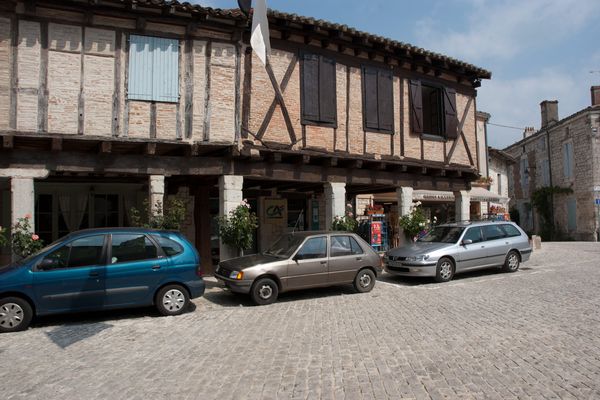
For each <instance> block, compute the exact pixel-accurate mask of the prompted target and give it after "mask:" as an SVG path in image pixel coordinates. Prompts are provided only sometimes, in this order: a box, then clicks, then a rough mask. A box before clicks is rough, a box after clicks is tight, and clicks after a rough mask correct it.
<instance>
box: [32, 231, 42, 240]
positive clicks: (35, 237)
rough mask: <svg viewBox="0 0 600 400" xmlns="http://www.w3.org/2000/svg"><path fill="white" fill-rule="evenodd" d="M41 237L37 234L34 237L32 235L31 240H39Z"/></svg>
mask: <svg viewBox="0 0 600 400" xmlns="http://www.w3.org/2000/svg"><path fill="white" fill-rule="evenodd" d="M39 238H40V237H39V236H38V235H36V234H35V233H34V234H33V235H31V240H34V241H35V240H38V239H39Z"/></svg>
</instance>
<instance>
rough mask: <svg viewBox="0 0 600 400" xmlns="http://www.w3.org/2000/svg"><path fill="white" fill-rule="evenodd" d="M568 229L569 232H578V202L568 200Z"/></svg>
mask: <svg viewBox="0 0 600 400" xmlns="http://www.w3.org/2000/svg"><path fill="white" fill-rule="evenodd" d="M567 228H568V229H569V231H576V230H577V200H575V199H569V200H567Z"/></svg>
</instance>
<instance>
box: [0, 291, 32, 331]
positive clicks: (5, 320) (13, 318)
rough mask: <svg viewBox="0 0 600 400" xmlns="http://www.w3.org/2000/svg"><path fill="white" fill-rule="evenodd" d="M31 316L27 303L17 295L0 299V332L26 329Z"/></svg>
mask: <svg viewBox="0 0 600 400" xmlns="http://www.w3.org/2000/svg"><path fill="white" fill-rule="evenodd" d="M31 318H33V310H32V309H31V306H30V305H29V303H28V302H27V301H25V300H23V299H21V298H19V297H5V298H3V299H0V332H17V331H23V330H25V329H27V327H28V326H29V323H30V322H31Z"/></svg>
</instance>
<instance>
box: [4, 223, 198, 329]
mask: <svg viewBox="0 0 600 400" xmlns="http://www.w3.org/2000/svg"><path fill="white" fill-rule="evenodd" d="M199 265H200V257H199V255H198V252H197V251H196V249H195V248H194V246H192V244H191V243H190V242H188V241H187V240H186V239H185V238H184V237H183V235H181V234H180V233H178V232H170V231H159V230H151V229H139V228H105V229H88V230H83V231H78V232H74V233H71V234H69V235H68V236H65V237H64V238H62V239H60V240H58V241H57V242H55V243H52V244H51V245H49V246H47V247H46V248H44V249H42V250H40V251H39V252H37V253H36V254H34V255H32V256H30V257H28V258H26V259H24V260H21V261H18V262H15V263H12V264H9V265H7V266H4V267H1V268H0V332H12V331H19V330H23V329H26V328H27V326H28V325H29V323H30V322H31V319H32V317H33V316H34V315H47V314H58V313H67V312H82V311H91V310H108V309H116V308H128V307H139V306H149V305H155V306H156V308H157V309H158V311H159V312H160V313H161V314H163V315H178V314H181V313H183V312H184V311H185V309H186V308H187V307H188V305H189V301H190V299H192V298H195V297H199V296H202V294H203V293H204V281H203V279H202V277H201V274H200V269H199Z"/></svg>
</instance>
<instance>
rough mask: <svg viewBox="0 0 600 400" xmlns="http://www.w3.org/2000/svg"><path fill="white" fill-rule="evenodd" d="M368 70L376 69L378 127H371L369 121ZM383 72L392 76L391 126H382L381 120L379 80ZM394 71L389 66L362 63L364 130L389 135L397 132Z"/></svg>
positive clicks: (381, 99)
mask: <svg viewBox="0 0 600 400" xmlns="http://www.w3.org/2000/svg"><path fill="white" fill-rule="evenodd" d="M368 70H371V71H375V76H376V89H377V90H376V93H377V95H376V97H377V104H376V106H377V126H378V128H373V127H370V126H369V125H368V123H367V109H368V108H369V107H368V106H367V99H368V98H367V83H366V79H365V76H366V73H367V71H368ZM381 72H385V73H386V74H387V73H389V75H390V78H391V85H390V93H389V94H390V112H391V126H390V128H389V129H388V128H382V127H381V120H380V115H381V108H382V107H381V106H382V104H381V102H382V101H383V98H382V97H381V96H380V95H379V82H380V73H381ZM394 77H395V76H394V71H393V70H392V69H389V68H381V67H378V66H375V65H370V64H363V65H361V95H362V117H363V118H362V120H363V130H364V131H365V132H373V133H385V134H389V135H393V134H394V132H395V125H396V121H395V119H396V118H395V103H394Z"/></svg>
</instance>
